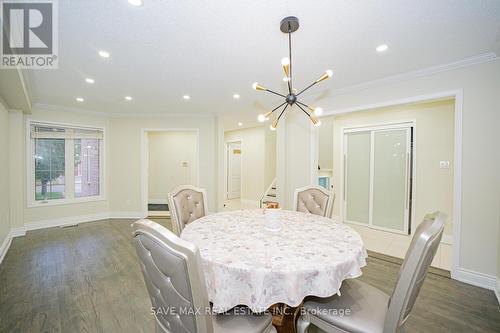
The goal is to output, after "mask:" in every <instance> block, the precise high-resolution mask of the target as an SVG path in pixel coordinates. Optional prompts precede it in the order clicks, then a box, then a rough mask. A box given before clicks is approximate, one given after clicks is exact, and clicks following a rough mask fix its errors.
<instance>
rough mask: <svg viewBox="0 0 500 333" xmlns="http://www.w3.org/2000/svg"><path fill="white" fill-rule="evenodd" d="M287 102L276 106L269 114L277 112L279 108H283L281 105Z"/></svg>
mask: <svg viewBox="0 0 500 333" xmlns="http://www.w3.org/2000/svg"><path fill="white" fill-rule="evenodd" d="M286 103H287V102H283V103H281V104H280V105H278V106H277V107H275V108H274V109H272V110H271V113H273V112H274V111H276V110H278V109H279V108H280V107H282V106H283V104H286Z"/></svg>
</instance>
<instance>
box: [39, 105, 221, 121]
mask: <svg viewBox="0 0 500 333" xmlns="http://www.w3.org/2000/svg"><path fill="white" fill-rule="evenodd" d="M33 110H37V111H57V112H72V113H80V114H86V115H93V116H97V117H104V118H139V117H140V118H200V117H202V118H215V117H216V113H186V114H184V113H124V112H120V113H110V112H101V111H94V110H88V109H82V108H75V107H67V106H63V105H53V104H43V103H37V104H35V105H34V106H33Z"/></svg>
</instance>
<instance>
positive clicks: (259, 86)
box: [252, 82, 267, 90]
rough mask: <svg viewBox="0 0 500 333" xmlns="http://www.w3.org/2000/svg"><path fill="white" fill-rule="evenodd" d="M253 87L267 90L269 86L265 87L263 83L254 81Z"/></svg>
mask: <svg viewBox="0 0 500 333" xmlns="http://www.w3.org/2000/svg"><path fill="white" fill-rule="evenodd" d="M252 88H253V89H254V90H267V88H265V87H263V86H261V85H260V84H258V83H257V82H254V83H253V84H252Z"/></svg>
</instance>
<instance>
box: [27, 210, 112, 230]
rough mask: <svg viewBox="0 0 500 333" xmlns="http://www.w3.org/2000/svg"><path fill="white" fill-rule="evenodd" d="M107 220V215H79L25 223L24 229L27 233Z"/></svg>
mask: <svg viewBox="0 0 500 333" xmlns="http://www.w3.org/2000/svg"><path fill="white" fill-rule="evenodd" d="M108 218H109V214H108V213H98V214H89V215H80V216H68V217H62V218H58V219H50V220H41V221H36V222H30V223H25V224H24V227H25V228H26V230H27V231H30V230H38V229H45V228H53V227H64V226H71V225H76V224H79V223H86V222H94V221H99V220H105V219H108Z"/></svg>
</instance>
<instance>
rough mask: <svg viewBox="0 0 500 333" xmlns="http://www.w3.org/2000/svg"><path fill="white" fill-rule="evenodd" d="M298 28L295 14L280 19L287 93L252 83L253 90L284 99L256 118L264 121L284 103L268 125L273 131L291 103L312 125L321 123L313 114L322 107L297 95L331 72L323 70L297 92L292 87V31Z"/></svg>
mask: <svg viewBox="0 0 500 333" xmlns="http://www.w3.org/2000/svg"><path fill="white" fill-rule="evenodd" d="M298 29H299V19H298V18H296V17H295V16H288V17H285V18H284V19H283V20H281V24H280V30H281V32H283V33H286V34H288V58H283V59H281V65H282V66H283V71H284V72H285V77H284V78H283V81H285V82H287V85H288V94H287V95H286V96H285V95H283V94H280V93H278V92H276V91H273V90H271V89H268V88H266V87H263V86H261V85H260V84H258V83H257V82H255V83H254V84H253V85H252V87H253V89H255V90H261V91H267V92H270V93H271V94H275V95H277V96H281V97H283V98H284V99H285V101H284V102H283V103H281V104H280V105H278V106H277V107H275V108H274V109H272V110H271V111H269V112H268V113H266V114H260V115H259V116H258V117H257V119H258V120H259V121H260V122H264V121H266V120H269V118H270V117H271V116H272V114H273V113H274V111H276V110H278V109H280V108H281V107H283V105H284V107H283V108H282V109H280V110H281V112H280V113H279V115H278V116H277V117H276V118H275V119H274V121H273V123H272V124H271V126H270V128H271V130H273V131H274V130H276V127H277V126H278V122H279V120H280V118H281V116H282V115H283V113H284V112H285V111H286V109H287V108H288V107H290V108H291V107H292V106H293V105H296V106H297V107H298V108H299V109H301V110H302V111H303V112H304V113H305V114H306V115H307V116H308V117H309V119H311V122H312V123H313V124H314V126H320V125H321V121H319V120H318V119H317V118H316V117H315V116H320V115H321V114H322V113H323V109H321V108H320V107H310V106H309V105H307V104H305V103H302V102H300V101H299V100H298V97H299V96H300V95H301V94H302V93H303V92H305V91H306V90H308V89H309V88H311V87H312V86H314V85H316V84H317V83H320V82H321V81H324V80H326V79H328V78H330V77H331V76H332V75H333V72H332V71H331V70H327V71H325V73H324V74H323V75H321V77H320V78H319V79H317V80H316V81H314V82H313V83H311V84H310V85H308V86H307V87H305V88H304V89H302V90H301V91H299V92H297V90H296V89H294V88H293V81H292V78H293V76H292V33H293V32H295V31H297V30H298ZM306 109H308V110H309V111H310V112H311V113H314V115H312V114H311V113H309V112H308V111H306Z"/></svg>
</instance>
